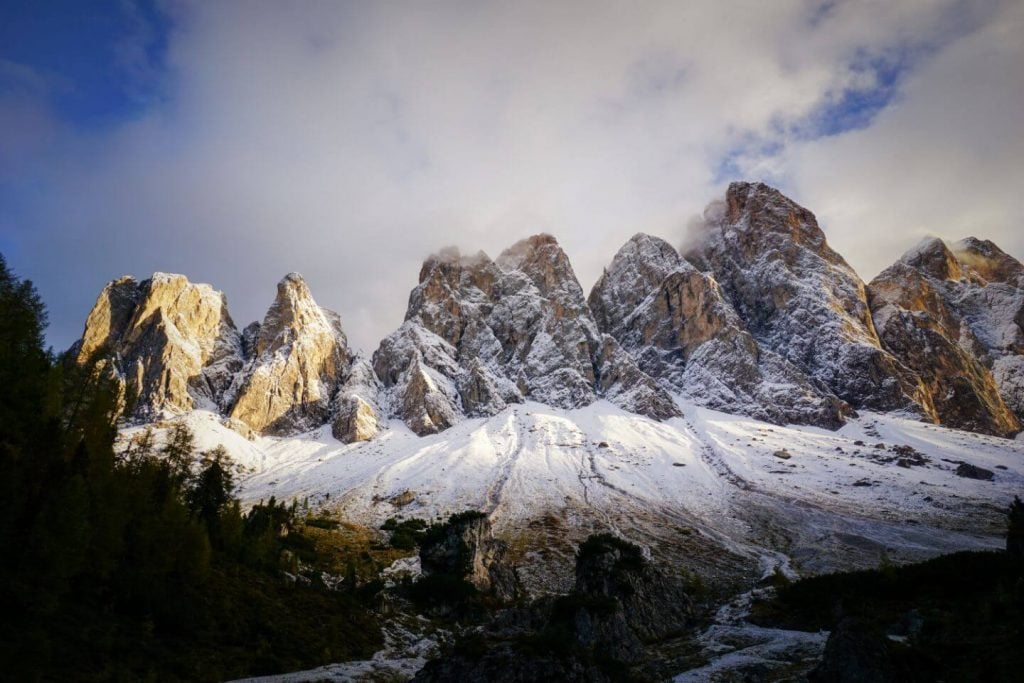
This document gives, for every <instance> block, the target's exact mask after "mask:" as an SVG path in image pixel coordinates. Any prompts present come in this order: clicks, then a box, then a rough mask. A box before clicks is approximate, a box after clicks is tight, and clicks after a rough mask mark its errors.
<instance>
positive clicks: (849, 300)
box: [686, 183, 936, 419]
mask: <svg viewBox="0 0 1024 683" xmlns="http://www.w3.org/2000/svg"><path fill="white" fill-rule="evenodd" d="M704 218H705V225H704V229H703V231H702V233H701V234H700V235H699V236H698V239H697V243H696V244H695V246H694V247H693V248H692V249H691V250H690V251H689V252H688V253H687V254H686V257H687V259H688V260H690V261H691V263H693V264H694V265H695V266H697V268H699V269H700V270H702V271H705V272H709V273H711V274H712V275H713V276H714V278H715V280H716V281H717V282H718V283H719V284H720V285H721V286H722V290H723V292H724V294H725V295H726V298H727V299H728V300H729V301H730V302H731V303H732V304H733V307H734V308H735V309H736V311H737V312H738V313H739V316H740V318H741V319H742V320H743V322H744V325H745V327H746V329H747V330H748V331H749V332H750V333H751V334H752V335H753V336H754V338H755V339H756V340H757V342H758V344H760V346H761V347H762V348H763V349H768V350H771V351H774V352H776V353H778V354H779V355H781V356H782V357H784V358H785V359H786V360H788V361H789V362H791V363H792V364H794V365H795V366H797V367H798V368H800V369H801V370H803V371H805V372H806V373H807V374H808V375H809V376H810V377H811V378H812V379H813V380H815V381H817V382H820V383H821V384H823V385H824V386H826V387H828V389H830V390H831V391H832V392H833V393H835V394H836V395H837V396H838V397H839V398H841V399H843V400H844V401H846V402H848V403H849V404H850V405H852V406H853V407H854V408H866V409H872V410H900V409H905V410H911V411H914V412H918V413H920V414H923V415H925V416H927V417H929V418H931V419H935V418H936V415H935V410H934V407H933V406H932V405H931V403H930V400H929V399H930V396H929V394H928V392H927V391H926V389H925V388H924V386H923V385H922V383H921V382H920V380H919V379H918V378H917V377H916V376H915V375H914V373H913V372H911V371H910V370H908V369H907V368H906V367H904V366H903V365H901V364H900V363H899V362H898V361H897V360H896V359H895V358H894V357H893V356H892V355H891V354H889V353H887V352H886V351H885V350H883V349H882V348H881V344H880V342H879V340H878V336H877V334H876V333H875V329H874V324H873V322H872V320H871V313H870V310H869V308H868V303H867V297H866V293H865V288H864V283H863V282H862V281H861V279H860V278H859V277H858V276H857V274H856V273H855V272H854V271H853V269H852V268H850V266H849V265H848V264H847V263H846V261H845V260H843V258H842V257H841V256H840V255H839V254H837V253H836V252H835V251H833V250H832V248H831V247H829V245H828V243H827V242H826V240H825V234H824V233H823V232H822V231H821V229H820V228H819V227H818V223H817V220H816V219H815V217H814V214H812V213H811V212H810V211H808V210H807V209H805V208H803V207H801V206H799V205H798V204H796V203H795V202H793V201H792V200H790V199H788V198H787V197H785V196H783V195H782V193H780V192H779V191H778V190H775V189H773V188H770V187H768V186H767V185H763V184H761V183H732V184H731V185H729V189H728V191H727V193H726V197H725V201H724V202H714V203H712V204H711V205H710V206H709V207H708V209H707V211H705V216H704Z"/></svg>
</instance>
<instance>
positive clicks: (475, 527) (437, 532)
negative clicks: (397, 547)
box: [420, 511, 519, 601]
mask: <svg viewBox="0 0 1024 683" xmlns="http://www.w3.org/2000/svg"><path fill="white" fill-rule="evenodd" d="M508 552H509V551H508V544H507V543H505V542H504V541H502V540H500V539H497V538H495V537H494V533H493V531H492V529H491V522H490V520H488V519H487V515H484V514H482V513H478V512H473V511H469V512H463V513H461V514H457V515H452V516H451V517H450V518H449V520H448V522H447V523H445V524H444V525H443V526H441V527H433V528H432V529H431V530H430V531H428V532H427V535H426V537H425V539H424V540H423V543H422V545H421V546H420V567H421V568H422V571H423V574H424V576H431V575H433V574H443V575H446V576H453V577H459V578H465V579H466V580H467V581H469V582H470V583H471V584H473V586H474V587H475V588H476V589H477V590H479V591H480V592H481V593H485V594H488V595H492V596H494V597H496V598H498V599H499V600H504V601H508V600H513V599H515V598H516V596H517V595H518V594H519V583H518V581H517V579H516V576H515V571H514V569H513V567H512V565H511V564H510V562H509V556H508Z"/></svg>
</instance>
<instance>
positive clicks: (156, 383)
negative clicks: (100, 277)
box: [75, 273, 242, 418]
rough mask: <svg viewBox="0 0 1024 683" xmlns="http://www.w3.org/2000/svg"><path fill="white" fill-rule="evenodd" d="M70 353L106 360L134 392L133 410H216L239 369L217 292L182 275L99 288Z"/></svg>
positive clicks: (147, 413) (238, 351)
mask: <svg viewBox="0 0 1024 683" xmlns="http://www.w3.org/2000/svg"><path fill="white" fill-rule="evenodd" d="M75 356H76V358H77V359H78V361H79V362H86V361H89V360H92V359H94V357H96V356H106V357H108V358H109V362H110V364H111V367H112V369H113V370H114V371H115V372H116V373H117V374H118V376H119V377H121V378H122V380H123V381H124V382H125V384H126V387H127V389H128V393H129V394H133V395H134V396H135V397H136V402H135V405H134V414H135V416H136V417H140V418H154V417H156V416H158V415H159V414H161V413H162V412H164V411H183V410H191V409H193V408H199V407H203V408H210V409H214V410H216V409H217V406H218V405H219V403H220V402H221V400H222V398H223V395H224V393H225V391H226V390H227V388H228V386H229V385H230V383H231V379H232V377H233V376H234V373H235V372H237V371H238V369H239V368H240V367H241V366H242V348H241V338H240V336H239V334H238V331H237V329H236V328H235V324H234V322H233V321H232V320H231V316H230V315H229V314H228V310H227V301H226V299H225V298H224V295H223V294H221V293H220V292H217V291H215V290H214V289H213V288H212V287H210V286H209V285H205V284H193V283H191V282H189V281H188V279H187V278H186V277H185V276H184V275H170V274H166V273H154V274H153V276H152V277H151V278H150V279H148V280H143V281H141V282H139V281H136V280H135V279H134V278H132V277H123V278H120V279H118V280H115V281H113V282H111V283H110V284H108V285H107V286H106V287H104V289H103V291H102V292H101V293H100V295H99V298H98V299H97V300H96V304H95V305H94V306H93V309H92V311H91V312H90V313H89V317H88V319H87V320H86V323H85V330H84V332H83V333H82V339H81V340H80V341H79V342H78V343H77V344H76V348H75Z"/></svg>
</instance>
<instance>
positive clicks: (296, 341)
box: [73, 182, 1024, 443]
mask: <svg viewBox="0 0 1024 683" xmlns="http://www.w3.org/2000/svg"><path fill="white" fill-rule="evenodd" d="M73 352H74V354H75V356H76V357H77V358H78V359H79V360H80V361H83V362H84V361H86V360H87V359H89V358H93V357H95V356H97V355H99V356H103V357H105V358H107V359H109V362H110V363H111V364H112V367H113V369H114V370H115V371H116V374H117V376H118V377H120V378H121V379H122V381H123V383H124V386H125V390H126V394H127V395H130V396H131V397H133V399H134V408H133V411H134V416H135V417H136V418H138V419H139V420H143V421H145V420H154V419H156V418H158V417H159V416H161V415H164V414H174V413H180V412H182V411H189V410H192V409H196V408H201V409H205V410H210V411H212V412H214V413H216V414H219V415H220V416H222V418H223V421H224V424H225V425H227V426H228V427H230V428H232V429H235V430H237V431H239V432H241V433H242V434H244V435H245V436H247V437H249V438H255V437H257V436H268V435H269V436H287V435H295V434H300V433H304V432H308V431H310V430H312V429H314V428H317V427H319V426H321V425H325V424H330V425H331V427H332V431H333V434H334V436H335V437H336V438H337V439H339V440H341V441H343V442H345V443H351V442H355V441H365V440H369V439H373V438H374V437H375V436H376V435H377V434H378V433H379V432H380V431H381V430H382V429H385V428H386V426H387V424H388V421H389V420H391V419H397V420H400V421H401V422H403V423H404V424H405V425H406V426H407V427H408V428H409V429H410V430H412V431H413V432H414V433H416V434H418V435H421V436H422V435H427V434H433V433H438V432H442V431H444V430H446V429H449V428H451V427H452V426H453V425H455V424H457V423H459V422H460V421H463V420H465V419H467V418H474V417H483V416H493V415H497V414H499V413H501V412H502V411H503V410H505V409H506V408H507V407H508V406H510V405H515V404H522V403H523V402H524V401H532V402H536V403H540V404H544V405H547V406H550V407H552V408H559V409H572V408H580V407H583V406H588V405H590V404H592V403H594V402H595V401H597V400H599V399H605V400H607V401H609V402H611V403H612V404H614V405H616V406H618V407H620V408H622V409H623V410H625V411H628V412H631V413H635V414H638V415H643V416H646V417H649V418H652V419H654V420H666V419H670V418H676V417H680V416H681V415H682V411H681V408H680V405H679V402H678V401H677V400H676V398H677V397H682V398H683V399H684V400H685V401H687V402H691V403H693V404H695V405H698V406H702V407H707V408H711V409H714V410H718V411H722V412H726V413H731V414H737V415H744V416H749V417H752V418H755V419H757V420H761V421H765V422H770V423H774V424H779V425H784V424H801V425H812V426H818V427H824V428H827V429H837V428H839V427H841V426H842V425H843V424H844V423H846V422H847V421H848V420H849V419H851V418H852V417H854V416H856V415H857V414H858V411H865V410H867V411H874V412H883V413H894V414H898V415H902V416H912V417H915V418H917V419H920V420H923V421H926V422H930V423H933V424H938V425H943V426H947V427H952V428H957V429H964V430H969V431H974V432H979V433H984V434H991V435H995V436H1012V435H1014V434H1016V433H1018V432H1019V431H1020V430H1021V419H1022V418H1024V266H1022V265H1021V263H1020V262H1018V261H1016V260H1015V259H1013V258H1012V257H1010V256H1009V255H1007V254H1005V253H1003V252H1002V251H1001V250H1000V249H999V248H998V247H997V246H995V245H994V244H992V243H991V242H987V241H983V240H979V239H976V238H973V237H972V238H968V239H965V240H963V241H961V242H958V243H956V244H952V245H947V244H946V243H945V242H943V241H942V240H939V239H935V238H933V239H928V240H925V241H924V242H922V243H921V244H919V245H918V246H917V247H915V248H914V249H912V250H911V251H910V252H908V253H907V254H904V255H903V256H902V257H901V258H900V259H899V260H898V261H897V262H896V263H894V264H893V265H892V266H890V267H889V268H887V269H886V270H885V271H883V272H882V273H881V274H880V275H878V276H877V277H876V278H875V279H874V280H873V281H871V282H870V283H867V284H865V283H864V282H863V281H862V280H861V279H860V278H859V277H858V276H857V274H856V273H855V272H854V270H853V269H852V268H851V267H850V266H849V264H848V263H847V262H846V261H845V260H844V259H843V258H842V256H840V255H839V254H838V253H836V252H835V251H834V250H833V249H832V248H831V247H829V245H828V243H827V240H826V239H825V235H824V233H823V232H822V230H821V229H820V228H819V226H818V224H817V221H816V219H815V217H814V215H813V214H812V213H811V212H810V211H808V210H807V209H805V208H803V207H801V206H799V205H798V204H796V203H795V202H793V201H792V200H790V199H788V198H787V197H785V196H784V195H782V194H781V193H780V192H778V191H777V190H775V189H772V188H770V187H768V186H766V185H763V184H759V183H744V182H738V183H733V184H731V185H730V186H729V188H728V190H727V192H726V195H725V197H724V199H721V200H717V201H714V202H712V203H711V204H710V205H709V207H708V208H707V210H706V211H705V213H704V217H703V222H702V226H701V228H700V230H699V234H698V235H696V236H695V238H694V239H693V240H691V243H690V246H689V248H688V249H687V250H686V252H685V253H682V254H681V253H679V252H678V251H677V250H676V249H675V248H674V247H673V246H672V245H670V244H669V243H667V242H665V241H664V240H662V239H659V238H657V237H653V236H651V235H646V234H637V235H634V236H633V237H632V238H630V239H629V241H627V242H626V244H624V245H623V246H622V248H621V249H620V250H619V251H618V253H617V254H616V255H615V256H614V258H613V259H612V261H611V263H610V264H609V265H608V266H607V267H606V268H605V270H604V272H603V274H602V275H601V277H600V279H599V280H598V281H597V283H596V284H595V285H594V287H593V289H592V290H591V292H590V294H589V296H587V295H585V293H584V291H583V289H582V287H581V286H580V284H579V282H578V280H577V278H576V276H575V274H574V272H573V269H572V266H571V264H570V262H569V259H568V257H567V256H566V254H565V252H564V251H562V249H561V248H560V247H559V245H558V243H557V241H556V239H555V238H554V237H552V236H550V235H545V234H541V235H535V236H533V237H530V238H527V239H524V240H522V241H520V242H517V243H516V244H514V245H512V246H511V247H509V248H508V249H506V250H505V251H504V252H502V253H501V254H500V255H499V256H498V257H497V258H496V259H491V258H490V257H489V256H488V255H486V254H484V253H483V252H480V253H477V254H474V255H469V256H467V255H462V254H460V253H459V252H458V251H457V250H455V249H446V250H443V251H441V252H439V253H437V254H435V255H433V256H431V257H429V258H428V259H427V260H426V261H425V262H424V263H423V266H422V268H421V270H420V273H419V282H418V284H417V285H416V286H415V287H414V288H413V290H412V292H411V293H410V295H409V304H408V308H407V310H406V314H405V320H404V322H403V323H402V324H401V326H399V328H398V329H397V330H395V331H394V332H393V333H391V334H390V335H388V336H387V337H386V338H385V339H383V340H382V341H381V342H380V345H379V347H378V348H377V350H376V351H375V352H374V353H373V354H372V356H371V357H369V358H363V357H360V356H358V355H356V354H354V353H353V352H352V350H351V349H350V348H349V346H348V342H347V339H346V336H345V333H344V330H343V326H342V322H341V320H340V318H339V316H338V315H337V314H335V313H334V312H332V311H329V310H327V309H325V308H323V307H321V306H319V305H318V304H317V303H316V301H315V300H314V298H313V295H312V293H311V292H310V290H309V288H308V287H307V286H306V284H305V282H304V281H303V280H302V278H301V276H299V275H298V274H295V273H292V274H289V275H287V276H285V278H284V279H282V280H281V282H280V283H278V285H277V293H276V296H275V298H274V300H273V302H272V303H271V305H270V307H269V309H268V310H267V313H266V316H265V317H264V319H263V321H261V322H254V323H252V324H250V325H248V326H247V327H245V328H244V329H242V330H239V329H238V327H237V326H236V325H235V323H234V321H233V320H232V318H231V316H230V314H229V312H228V305H227V301H226V298H225V297H224V295H223V294H221V293H220V292H217V291H215V290H214V289H213V288H212V287H210V286H209V285H204V284H194V283H191V282H189V281H188V280H187V279H186V278H185V277H184V276H181V275H167V274H162V273H156V274H154V275H153V276H152V277H151V278H149V279H146V280H142V281H137V280H135V279H134V278H131V277H123V278H120V279H118V280H115V281H113V282H111V283H110V284H108V285H107V286H106V287H105V288H104V289H103V291H102V292H101V293H100V295H99V298H98V299H97V302H96V304H95V306H94V307H93V309H92V311H91V312H90V314H89V317H88V319H87V321H86V325H85V330H84V332H83V335H82V338H81V340H80V341H79V342H78V343H77V344H76V345H75V348H74V349H73Z"/></svg>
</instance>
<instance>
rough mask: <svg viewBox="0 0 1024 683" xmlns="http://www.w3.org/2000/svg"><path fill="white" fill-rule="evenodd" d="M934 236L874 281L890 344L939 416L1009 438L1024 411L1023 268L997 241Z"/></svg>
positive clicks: (876, 308)
mask: <svg viewBox="0 0 1024 683" xmlns="http://www.w3.org/2000/svg"><path fill="white" fill-rule="evenodd" d="M954 249H956V251H954V250H953V249H950V248H949V247H948V246H947V245H946V243H945V242H943V241H942V240H941V239H938V238H928V239H926V240H924V241H922V242H921V243H920V244H918V245H917V246H916V247H914V248H913V249H911V250H910V251H908V252H907V253H906V254H904V255H903V256H902V257H901V258H900V259H899V260H898V261H897V262H896V263H894V264H893V265H892V266H890V267H889V268H887V269H886V270H884V271H883V272H882V273H880V274H879V275H878V276H877V277H876V278H875V279H874V280H872V282H871V284H870V285H869V286H868V291H869V295H870V301H871V309H872V315H873V317H874V322H875V327H876V329H877V330H878V334H879V337H880V338H881V340H882V343H883V345H884V346H885V348H886V349H887V350H889V351H890V352H892V353H893V354H894V355H895V356H896V357H897V358H899V359H900V361H901V362H902V363H904V364H905V365H907V366H908V367H910V368H912V369H913V370H914V371H915V372H917V373H918V374H919V375H920V376H921V378H922V380H923V381H924V382H925V384H926V385H927V387H928V389H929V392H930V394H931V397H932V401H933V403H934V404H935V408H936V411H937V413H938V417H939V420H940V421H941V422H942V423H944V424H947V425H949V426H951V427H959V428H962V429H969V430H972V431H980V432H987V433H990V434H996V435H999V436H1008V435H1011V434H1014V433H1016V432H1018V431H1020V429H1021V423H1020V418H1021V416H1022V415H1024V411H1022V408H1024V400H1022V399H1024V356H1022V355H1021V352H1022V351H1024V345H1022V346H1020V347H1017V348H1016V349H1015V348H1014V343H1015V341H1014V340H1019V339H1021V335H1020V332H1021V329H1020V324H1019V322H1017V321H1015V320H1014V317H1015V316H1018V317H1019V316H1020V315H1021V311H1024V291H1022V290H1021V289H1020V287H1019V286H1017V285H1015V284H1011V283H1015V282H1018V281H1019V280H1018V274H1019V272H1020V270H1021V266H1020V264H1019V263H1018V262H1016V261H1015V260H1014V259H1013V258H1012V257H1009V256H1007V255H1006V254H1004V253H1003V252H1002V251H1000V250H999V248H998V247H996V246H995V245H994V244H992V243H991V242H982V241H981V240H977V239H974V238H969V239H968V240H964V241H963V242H960V243H958V244H957V245H955V246H954Z"/></svg>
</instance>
